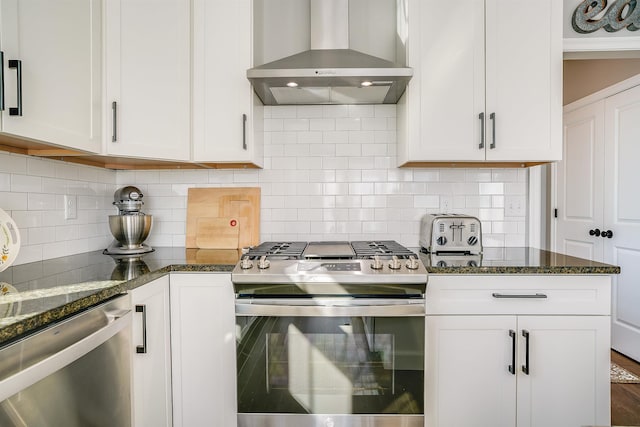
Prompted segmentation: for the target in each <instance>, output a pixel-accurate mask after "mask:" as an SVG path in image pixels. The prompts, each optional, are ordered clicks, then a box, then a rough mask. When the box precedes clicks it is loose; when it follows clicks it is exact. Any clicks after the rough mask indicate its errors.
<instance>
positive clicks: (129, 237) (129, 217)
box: [104, 186, 153, 255]
mask: <svg viewBox="0 0 640 427" xmlns="http://www.w3.org/2000/svg"><path fill="white" fill-rule="evenodd" d="M142 197H143V194H142V192H141V191H140V189H138V188H137V187H133V186H126V187H122V188H120V189H118V190H116V192H115V193H114V195H113V204H114V205H115V206H116V207H117V208H118V215H109V229H110V230H111V234H113V237H115V239H116V240H114V242H113V243H112V244H111V245H109V247H108V248H107V249H105V250H104V253H105V254H108V255H139V254H143V253H147V252H151V251H153V248H151V247H150V246H148V245H145V244H144V243H142V242H144V240H145V239H146V238H147V236H148V235H149V232H150V231H151V224H152V220H153V217H152V216H151V215H145V214H144V213H143V212H142V211H141V210H140V209H141V208H142V205H143V204H144V202H143V201H142Z"/></svg>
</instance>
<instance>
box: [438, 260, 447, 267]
mask: <svg viewBox="0 0 640 427" xmlns="http://www.w3.org/2000/svg"><path fill="white" fill-rule="evenodd" d="M436 266H438V267H446V266H447V263H446V261H438V263H437V264H436Z"/></svg>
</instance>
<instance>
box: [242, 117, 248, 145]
mask: <svg viewBox="0 0 640 427" xmlns="http://www.w3.org/2000/svg"><path fill="white" fill-rule="evenodd" d="M242 149H243V150H246V149H247V115H246V114H243V115H242Z"/></svg>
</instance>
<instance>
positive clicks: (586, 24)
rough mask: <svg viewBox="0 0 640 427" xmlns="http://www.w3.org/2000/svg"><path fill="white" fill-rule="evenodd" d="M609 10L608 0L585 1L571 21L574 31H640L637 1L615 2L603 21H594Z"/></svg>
mask: <svg viewBox="0 0 640 427" xmlns="http://www.w3.org/2000/svg"><path fill="white" fill-rule="evenodd" d="M606 8H607V0H585V1H583V2H582V3H580V4H579V5H578V7H576V10H575V11H574V12H573V18H572V19H571V25H572V26H573V29H574V30H575V31H577V32H578V33H581V34H587V33H593V32H594V31H597V30H599V29H600V28H604V29H605V30H606V31H607V32H609V33H613V32H616V31H619V30H622V29H623V28H627V29H628V30H629V31H637V30H638V29H640V6H638V1H637V0H614V1H613V2H612V3H611V6H610V7H609V9H608V10H606V11H605V13H604V16H603V17H602V18H601V19H598V20H594V19H592V18H594V17H596V16H597V15H598V14H600V13H601V12H602V11H603V10H605V9H606Z"/></svg>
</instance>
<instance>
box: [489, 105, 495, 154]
mask: <svg viewBox="0 0 640 427" xmlns="http://www.w3.org/2000/svg"><path fill="white" fill-rule="evenodd" d="M489 119H491V144H490V145H489V148H490V149H492V150H493V149H494V148H496V113H491V114H490V115H489Z"/></svg>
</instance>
